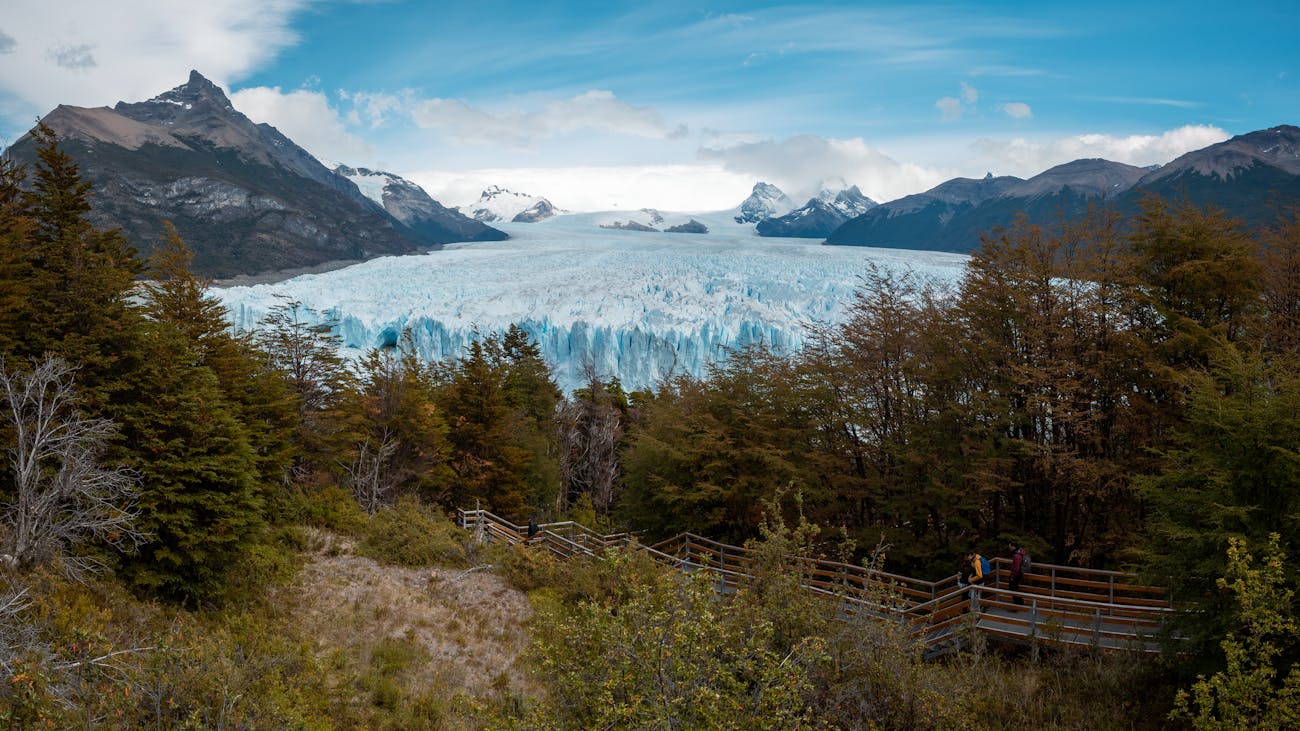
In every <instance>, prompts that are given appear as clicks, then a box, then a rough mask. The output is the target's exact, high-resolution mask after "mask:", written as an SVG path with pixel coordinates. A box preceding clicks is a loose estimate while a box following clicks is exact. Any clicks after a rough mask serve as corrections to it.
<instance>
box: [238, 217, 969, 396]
mask: <svg viewBox="0 0 1300 731" xmlns="http://www.w3.org/2000/svg"><path fill="white" fill-rule="evenodd" d="M731 213H732V212H730V211H728V212H722V213H718V214H715V215H703V214H696V216H697V218H698V219H699V220H701V221H702V222H705V223H707V224H708V225H709V226H710V228H711V229H712V227H713V226H714V225H721V222H729V223H730V227H731V228H730V230H729V231H728V233H724V234H719V233H710V234H670V233H662V232H660V233H639V232H630V231H611V230H602V229H599V228H598V227H596V226H595V225H593V223H594V220H593V219H594V218H595V216H593V215H591V214H582V215H573V216H561V217H557V218H552V219H549V220H546V221H542V222H540V223H537V224H504V225H503V228H505V229H506V230H507V231H508V232H509V233H510V235H511V238H510V239H509V240H508V241H505V242H500V243H494V244H453V245H450V246H448V247H447V248H445V249H443V250H441V251H433V252H430V253H428V254H422V255H415V256H402V257H388V258H382V259H375V260H372V261H369V262H365V263H363V264H358V265H355V266H351V267H347V268H346V269H339V270H336V271H332V272H327V273H323V274H311V275H305V276H301V277H297V278H295V279H291V280H287V281H283V282H278V283H274V284H263V285H257V286H252V287H232V288H229V289H219V290H214V293H215V294H216V296H217V297H218V298H220V299H221V300H222V302H223V303H224V304H225V305H226V306H227V307H229V308H230V316H231V318H232V321H233V323H234V325H235V326H236V327H237V328H238V329H240V330H249V329H252V328H254V327H255V326H256V324H257V322H258V321H259V320H261V319H262V318H263V317H265V316H266V314H267V313H268V312H270V311H271V309H272V308H273V307H275V306H276V305H278V304H280V303H282V302H284V301H285V299H283V298H284V297H287V298H288V299H289V300H293V301H300V302H302V303H303V304H304V305H306V306H307V307H309V308H311V309H312V310H314V311H316V312H317V313H321V318H326V317H333V318H335V319H336V320H337V331H338V333H339V335H341V336H342V338H343V344H344V347H345V348H346V349H347V352H348V353H349V354H351V355H354V356H355V355H359V354H361V353H363V352H365V351H366V350H368V349H370V348H374V347H378V346H384V345H392V344H395V343H397V342H398V340H399V338H400V336H401V333H402V331H403V330H404V329H409V330H410V331H411V333H412V336H413V339H414V343H415V347H416V348H417V350H418V352H419V355H420V356H421V357H422V358H424V359H426V360H430V361H437V360H442V359H445V358H452V357H457V356H459V355H461V354H462V353H463V352H464V349H465V347H466V346H467V345H468V344H469V343H470V342H471V340H472V339H473V338H474V337H475V332H476V331H477V332H480V333H491V332H500V331H503V330H504V329H505V328H507V327H508V326H509V325H511V324H519V325H520V326H521V327H523V329H524V330H525V331H526V332H528V334H529V335H530V336H531V337H532V338H534V339H535V340H536V341H537V343H538V345H539V346H540V348H541V350H542V354H543V356H544V357H545V358H546V360H547V362H548V363H549V364H550V365H551V367H552V369H553V370H554V372H555V374H556V378H557V380H558V381H559V383H560V385H561V387H563V388H565V389H566V390H572V389H573V388H575V387H578V386H580V385H581V384H582V383H583V375H582V374H583V366H584V364H585V363H592V364H594V365H595V366H596V368H597V369H598V371H599V373H600V374H601V376H602V377H609V376H617V377H618V378H619V379H620V381H622V383H623V384H624V386H626V387H628V388H630V389H638V388H647V387H652V386H653V385H655V384H656V383H657V382H658V381H659V380H661V379H663V378H665V377H668V376H670V375H672V374H675V373H689V374H692V375H695V376H701V375H704V374H705V373H706V370H707V367H708V365H709V364H711V363H716V362H721V361H723V360H725V358H726V357H727V354H728V352H729V351H730V350H731V349H735V348H740V347H744V346H746V345H750V344H753V343H765V344H767V345H769V346H771V347H773V348H774V349H775V350H777V351H779V352H787V353H788V352H794V351H797V350H798V349H799V348H800V347H802V346H803V345H804V343H805V341H806V339H807V338H808V332H809V331H808V327H809V325H810V324H811V323H814V322H831V323H833V322H840V321H842V320H843V319H844V318H845V317H846V306H847V305H848V304H849V303H850V302H851V300H852V297H853V293H854V291H855V290H856V289H857V287H858V286H859V284H860V279H859V277H860V276H861V275H862V274H863V272H864V271H865V270H866V268H867V266H868V265H869V264H875V265H876V266H880V267H883V268H886V269H892V270H903V269H910V270H914V271H915V272H917V273H918V275H920V276H924V277H932V278H936V279H939V280H943V281H953V280H955V279H956V278H957V277H958V276H960V273H961V271H962V268H963V266H964V264H965V262H966V257H964V256H960V255H953V254H942V253H935V252H920V251H900V250H882V249H870V248H857V247H827V246H821V245H819V244H817V243H813V242H811V241H808V240H793V239H777V238H768V239H761V238H758V237H757V236H755V235H754V234H753V231H752V227H750V226H739V225H737V224H735V223H734V221H731V218H730V214H731ZM623 215H624V216H626V213H624V214H623ZM641 215H643V216H647V217H648V216H649V214H646V213H644V212H641ZM647 220H648V218H647ZM714 230H716V229H714Z"/></svg>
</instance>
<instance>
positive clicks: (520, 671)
mask: <svg viewBox="0 0 1300 731" xmlns="http://www.w3.org/2000/svg"><path fill="white" fill-rule="evenodd" d="M308 545H309V550H308V552H307V554H306V556H305V559H306V562H305V565H304V566H303V569H302V570H301V571H300V572H299V574H298V576H297V578H296V579H295V580H294V582H293V583H292V584H291V585H290V586H288V587H286V588H284V589H281V590H280V592H281V593H282V597H281V598H282V599H283V601H284V602H285V604H286V605H287V606H292V607H293V612H294V614H295V615H296V624H297V625H298V628H299V630H300V631H301V632H302V633H303V634H302V636H303V637H306V638H309V639H310V640H311V641H313V642H314V643H315V647H316V649H317V653H318V657H320V658H321V659H322V661H323V662H324V664H326V665H327V666H331V667H333V668H335V669H337V671H339V673H340V676H341V677H342V676H344V675H362V676H364V675H365V673H367V672H373V668H374V667H375V666H376V664H377V663H379V662H380V661H381V660H382V658H376V657H375V651H376V648H380V647H381V644H382V643H385V642H387V643H390V644H391V643H392V641H394V640H397V641H402V642H404V643H405V644H407V645H409V646H411V647H412V648H414V652H413V659H412V660H411V662H410V664H409V666H408V667H406V668H404V669H403V671H402V674H401V683H402V684H403V685H404V686H405V687H406V688H407V689H408V690H409V691H410V692H412V693H417V694H429V693H430V692H432V693H434V694H435V695H437V696H438V697H440V698H441V699H443V701H444V702H446V703H448V704H451V703H455V702H456V699H457V698H458V697H468V698H470V699H480V700H483V701H489V700H490V699H500V698H501V697H503V696H506V695H508V696H513V697H515V698H520V697H536V695H537V694H538V693H539V692H541V689H540V688H539V687H538V686H537V684H536V683H535V682H534V681H532V680H530V679H529V678H528V676H527V674H526V673H525V669H524V667H523V660H522V657H523V654H524V652H525V650H526V649H527V647H528V643H529V623H530V621H531V619H532V607H531V606H530V604H529V602H528V598H527V596H526V595H525V594H524V593H523V592H520V591H518V590H516V589H513V588H511V587H510V586H508V585H507V584H506V583H505V581H503V580H502V579H501V578H500V577H499V576H498V575H497V574H495V573H494V572H492V571H485V570H464V569H442V568H428V569H409V568H402V567H398V566H391V565H385V564H381V563H378V562H376V561H374V560H372V559H369V558H364V557H361V556H357V555H354V553H353V548H354V544H353V543H352V542H351V541H350V540H349V539H346V538H343V537H340V536H338V535H336V534H331V533H327V532H324V531H316V530H310V531H309V532H308ZM381 652H382V650H381ZM358 692H359V693H360V692H362V691H360V690H359V691H358Z"/></svg>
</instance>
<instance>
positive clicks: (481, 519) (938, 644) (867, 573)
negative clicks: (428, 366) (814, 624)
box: [457, 510, 1174, 657]
mask: <svg viewBox="0 0 1300 731" xmlns="http://www.w3.org/2000/svg"><path fill="white" fill-rule="evenodd" d="M457 513H458V520H459V522H460V525H461V527H463V528H465V529H467V530H469V531H471V532H473V533H474V534H475V535H476V536H477V537H478V539H479V540H480V541H483V542H488V543H495V542H504V543H509V544H516V543H527V544H528V545H531V546H535V547H537V548H539V549H542V550H547V551H550V552H551V553H553V554H555V555H556V556H559V557H562V558H573V557H577V556H593V555H597V554H599V553H601V552H603V551H604V550H605V549H607V548H611V547H619V548H627V549H629V550H634V551H637V552H640V553H644V554H646V555H648V556H651V557H653V558H654V559H655V560H656V561H658V562H660V563H662V564H664V565H666V566H671V567H673V568H676V569H678V570H682V571H708V572H710V573H712V574H713V575H715V576H716V577H717V582H718V587H719V589H721V590H723V591H732V590H735V589H736V588H737V587H739V586H740V585H742V584H743V583H745V582H746V581H748V580H749V579H750V578H751V577H752V576H753V575H754V571H753V565H754V556H753V551H752V550H750V549H748V548H744V547H742V546H733V545H729V544H726V543H719V542H718V541H714V540H710V539H708V538H704V537H702V536H697V535H695V534H693V533H682V534H680V535H677V536H674V537H672V538H669V539H667V540H664V541H660V542H658V543H654V544H651V545H644V544H642V543H640V542H639V541H638V540H637V539H636V537H635V536H633V535H632V534H629V533H615V534H612V535H601V534H599V533H597V532H595V531H593V530H591V529H589V528H587V527H585V526H582V525H580V524H578V523H574V522H572V521H563V522H558V523H545V524H541V525H539V526H538V530H537V532H536V534H535V535H534V536H533V537H532V539H529V538H528V537H527V531H528V529H527V527H526V526H521V525H515V524H514V523H511V522H509V521H507V520H505V519H503V518H500V517H498V516H496V515H493V514H492V513H490V512H488V511H486V510H460V511H457ZM790 560H791V562H792V568H796V569H798V570H799V571H800V572H801V576H802V577H803V578H802V582H801V583H802V586H803V587H804V589H806V590H807V591H810V592H814V593H818V594H822V595H825V596H827V597H828V598H833V599H836V600H838V601H840V602H842V603H843V605H844V607H845V609H846V611H849V612H853V613H860V614H865V615H867V616H871V617H875V618H878V619H880V620H882V621H896V622H899V623H900V624H903V625H905V626H907V627H908V628H909V631H911V632H912V633H913V635H914V636H915V637H916V639H917V641H918V642H920V643H921V644H923V645H924V647H925V654H926V656H927V657H937V656H939V655H942V654H945V653H947V652H952V651H954V650H956V649H959V648H960V647H961V646H962V645H963V644H964V642H966V641H967V640H968V639H969V637H970V632H971V630H972V629H973V630H974V631H977V632H979V633H982V634H984V635H985V636H986V637H988V638H989V639H996V640H999V641H1007V642H1020V643H1042V644H1049V645H1057V646H1072V647H1093V648H1099V649H1104V650H1123V651H1132V652H1148V653H1153V652H1160V650H1161V644H1160V641H1159V638H1160V634H1161V633H1160V630H1161V628H1162V627H1163V626H1164V623H1165V621H1166V620H1167V619H1168V618H1169V617H1170V616H1171V615H1172V613H1173V611H1174V610H1173V609H1172V608H1171V607H1170V605H1169V602H1168V600H1167V599H1166V598H1165V592H1164V590H1163V589H1160V588H1158V587H1154V586H1144V585H1141V584H1139V583H1137V581H1136V577H1135V576H1134V575H1133V574H1128V573H1123V572H1120V571H1103V570H1098V569H1081V568H1075V567H1073V566H1059V565H1053V564H1044V563H1039V562H1037V561H1035V562H1034V564H1033V570H1032V572H1031V573H1027V574H1025V577H1024V580H1023V581H1022V582H1021V586H1020V590H1019V591H1011V590H1010V589H1009V588H1007V580H1008V578H1009V574H1010V560H1009V559H1005V558H999V559H993V560H992V561H991V562H990V563H992V564H993V566H994V570H993V573H992V574H991V576H990V578H989V579H988V580H987V582H986V583H985V584H984V585H982V586H974V587H965V588H963V587H959V586H958V585H957V577H956V576H955V575H954V576H950V577H948V578H946V579H941V580H939V581H926V580H924V579H915V578H912V577H909V576H903V575H901V574H891V573H888V572H884V571H872V570H869V569H866V568H863V567H861V566H855V565H853V564H847V563H841V562H838V561H828V560H824V559H804V558H793V557H792V558H791V559H790ZM1016 600H1019V601H1020V603H1019V604H1018V603H1017V601H1016Z"/></svg>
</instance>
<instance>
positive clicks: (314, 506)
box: [272, 485, 366, 535]
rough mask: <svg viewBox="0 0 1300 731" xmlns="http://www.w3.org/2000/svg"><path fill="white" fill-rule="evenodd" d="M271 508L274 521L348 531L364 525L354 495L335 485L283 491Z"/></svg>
mask: <svg viewBox="0 0 1300 731" xmlns="http://www.w3.org/2000/svg"><path fill="white" fill-rule="evenodd" d="M272 512H273V513H274V515H275V517H276V519H277V521H276V522H280V523H288V524H293V525H309V526H312V527H315V528H327V529H329V530H333V531H338V532H340V533H347V534H349V535H360V534H361V533H362V532H363V531H364V530H365V526H366V513H365V511H363V510H362V509H361V506H360V505H358V504H357V499H356V498H355V497H353V496H352V493H351V492H349V491H347V490H345V489H343V488H341V487H338V486H336V485H330V486H326V487H320V488H314V489H310V490H293V491H290V492H286V493H283V494H281V495H279V496H278V497H277V498H276V500H275V506H274V509H273V511H272Z"/></svg>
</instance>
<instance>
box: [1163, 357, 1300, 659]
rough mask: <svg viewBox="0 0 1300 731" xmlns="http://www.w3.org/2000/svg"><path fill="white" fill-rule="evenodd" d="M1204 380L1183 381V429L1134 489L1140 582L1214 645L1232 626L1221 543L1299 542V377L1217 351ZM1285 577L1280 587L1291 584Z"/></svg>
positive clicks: (1198, 376)
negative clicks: (1222, 583)
mask: <svg viewBox="0 0 1300 731" xmlns="http://www.w3.org/2000/svg"><path fill="white" fill-rule="evenodd" d="M1210 356H1211V368H1210V370H1209V371H1207V372H1191V373H1188V374H1186V375H1185V376H1184V377H1183V383H1184V385H1185V387H1186V388H1187V389H1188V405H1187V422H1186V426H1184V427H1183V428H1182V429H1180V430H1179V432H1178V434H1177V438H1176V440H1175V442H1174V445H1173V446H1172V448H1170V449H1169V450H1168V451H1167V452H1166V453H1165V455H1164V457H1165V466H1164V467H1163V468H1162V469H1161V470H1160V472H1159V473H1158V474H1155V475H1151V476H1149V477H1144V478H1142V479H1141V480H1140V481H1139V484H1140V486H1141V488H1142V494H1143V495H1144V496H1145V497H1146V499H1147V500H1148V502H1149V505H1150V518H1149V525H1148V540H1147V541H1146V544H1145V546H1144V557H1145V559H1146V565H1147V573H1148V575H1149V576H1150V578H1151V579H1152V580H1153V581H1155V582H1157V583H1159V584H1161V585H1164V586H1168V587H1169V589H1170V592H1171V594H1172V597H1173V599H1174V601H1175V602H1176V603H1177V604H1180V605H1182V606H1188V605H1191V606H1194V607H1196V609H1197V611H1193V612H1186V613H1183V614H1182V615H1180V616H1181V618H1182V619H1183V620H1184V621H1185V622H1186V623H1187V627H1186V629H1190V630H1191V635H1192V636H1193V637H1194V638H1195V639H1196V640H1199V641H1201V642H1203V643H1205V646H1204V647H1203V648H1201V649H1204V650H1206V651H1209V648H1210V647H1212V646H1213V644H1214V643H1216V642H1217V640H1218V638H1221V637H1223V636H1224V633H1225V632H1226V630H1227V629H1228V627H1229V624H1230V622H1231V621H1232V619H1231V617H1232V613H1231V605H1230V597H1226V596H1224V595H1222V594H1221V593H1220V592H1218V591H1217V590H1216V584H1215V581H1216V579H1217V578H1218V577H1220V576H1224V575H1226V572H1227V570H1228V567H1227V565H1226V558H1225V556H1226V555H1227V550H1228V546H1229V541H1230V540H1232V539H1234V538H1244V539H1246V540H1247V541H1249V542H1250V543H1251V544H1254V545H1258V544H1262V543H1264V542H1265V541H1266V540H1267V538H1268V536H1269V535H1270V534H1274V533H1276V534H1278V535H1280V536H1281V539H1282V544H1283V545H1294V544H1295V543H1297V542H1300V448H1298V445H1300V375H1297V374H1296V373H1295V372H1294V371H1290V370H1288V369H1287V368H1285V367H1284V366H1283V365H1281V364H1277V363H1271V364H1270V363H1266V362H1265V361H1263V360H1262V359H1261V358H1259V357H1258V356H1256V355H1252V354H1243V353H1242V352H1241V351H1240V350H1239V349H1237V348H1236V347H1234V346H1232V345H1231V344H1228V343H1226V342H1220V344H1219V347H1218V348H1217V349H1216V350H1215V351H1214V352H1212V353H1211V354H1210ZM1298 579H1300V576H1298V575H1297V574H1296V573H1295V572H1294V569H1291V570H1290V573H1289V575H1288V577H1287V583H1288V585H1289V586H1291V587H1295V586H1297V584H1300V581H1298Z"/></svg>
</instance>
